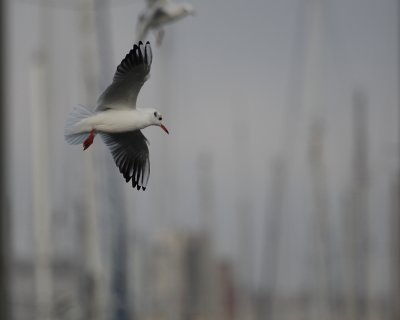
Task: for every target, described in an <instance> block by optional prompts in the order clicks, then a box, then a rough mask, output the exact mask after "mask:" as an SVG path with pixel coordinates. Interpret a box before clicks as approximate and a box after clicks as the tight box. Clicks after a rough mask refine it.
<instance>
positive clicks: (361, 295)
mask: <svg viewBox="0 0 400 320" xmlns="http://www.w3.org/2000/svg"><path fill="white" fill-rule="evenodd" d="M366 104H367V100H366V97H365V94H364V92H362V91H355V92H354V94H353V128H354V129H353V130H354V133H353V135H354V140H353V150H354V152H353V159H352V164H353V166H352V172H353V177H352V180H351V185H350V190H349V199H348V209H347V212H345V219H344V230H345V249H346V268H347V275H346V276H347V278H346V284H347V304H348V305H347V312H348V317H349V318H350V319H366V318H367V317H368V309H367V307H368V301H367V299H368V297H369V294H368V291H369V278H368V273H369V272H368V268H369V243H368V241H369V237H368V230H369V226H368V220H369V217H368V210H367V208H368V204H367V200H368V188H369V187H368V162H367V161H368V140H367V139H368V130H367V118H366V115H367V110H366Z"/></svg>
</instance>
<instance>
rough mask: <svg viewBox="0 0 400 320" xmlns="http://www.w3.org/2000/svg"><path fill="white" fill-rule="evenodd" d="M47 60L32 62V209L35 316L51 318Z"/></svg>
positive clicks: (38, 58) (38, 318)
mask: <svg viewBox="0 0 400 320" xmlns="http://www.w3.org/2000/svg"><path fill="white" fill-rule="evenodd" d="M46 69H47V60H46V58H45V56H44V55H43V54H40V55H38V56H37V57H35V59H34V60H33V62H32V66H31V71H30V89H31V101H32V104H31V126H32V152H33V156H32V162H33V164H32V173H33V212H34V237H35V268H34V269H35V298H36V301H35V306H36V314H35V319H37V320H47V319H51V313H52V310H51V309H52V297H53V289H52V270H51V231H50V230H51V208H50V200H49V193H50V189H49V175H48V173H49V172H48V168H49V152H48V151H49V149H48V147H49V144H48V139H47V137H48V132H47V116H46V112H47V108H46V105H47V99H46V97H47V94H46V82H47V72H46V71H47V70H46Z"/></svg>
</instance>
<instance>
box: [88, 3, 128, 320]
mask: <svg viewBox="0 0 400 320" xmlns="http://www.w3.org/2000/svg"><path fill="white" fill-rule="evenodd" d="M110 5H111V3H110V1H109V0H96V1H95V16H96V19H95V23H96V28H95V31H96V33H97V48H98V53H99V55H98V56H99V66H100V68H99V79H100V81H99V84H100V86H99V88H100V91H102V90H104V89H105V88H106V87H107V86H108V84H109V83H110V81H111V79H112V75H113V71H114V70H113V69H114V66H113V65H112V39H111V27H110ZM130 46H133V43H131V44H130ZM118 55H120V54H118ZM121 56H122V55H121ZM103 159H104V160H105V158H103ZM101 165H102V166H103V167H106V170H103V172H104V173H105V174H107V183H106V184H104V187H105V188H104V189H105V190H103V191H105V192H106V194H107V197H102V199H101V201H104V202H103V203H102V206H103V207H105V208H107V209H108V210H106V212H105V213H106V214H107V215H108V218H109V219H110V220H111V227H112V233H111V234H112V237H111V239H112V243H111V274H110V276H111V279H110V280H111V306H110V307H111V313H112V319H115V320H127V319H131V320H133V319H135V317H136V316H135V310H134V308H135V301H134V303H128V297H127V294H128V279H131V281H130V283H134V281H135V280H133V281H132V277H133V273H129V270H128V269H127V259H128V256H129V257H130V258H129V260H130V262H131V263H132V261H133V254H132V248H134V247H135V246H134V245H130V246H129V247H130V250H129V252H128V250H127V248H128V243H127V241H128V239H129V230H128V228H129V220H128V218H127V210H126V206H125V199H124V193H123V188H122V184H121V177H120V176H119V174H117V173H116V170H115V164H114V161H113V160H111V159H110V161H104V163H102V164H101ZM130 213H131V214H133V212H132V210H130ZM134 232H135V230H134ZM132 239H133V241H134V239H135V237H133V238H132Z"/></svg>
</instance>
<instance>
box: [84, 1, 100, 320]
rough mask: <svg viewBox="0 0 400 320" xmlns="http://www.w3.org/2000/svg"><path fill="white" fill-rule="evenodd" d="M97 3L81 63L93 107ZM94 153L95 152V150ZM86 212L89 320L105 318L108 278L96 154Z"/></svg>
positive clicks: (87, 15)
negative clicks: (102, 241) (97, 186)
mask: <svg viewBox="0 0 400 320" xmlns="http://www.w3.org/2000/svg"><path fill="white" fill-rule="evenodd" d="M93 1H94V0H82V1H81V8H80V34H81V44H80V48H81V61H82V70H83V76H84V94H85V104H86V105H87V106H92V107H94V106H93V105H94V104H95V102H96V96H97V91H98V90H97V88H98V85H97V81H96V79H97V76H98V70H97V67H96V66H98V60H97V58H98V55H97V50H96V45H95V29H94V23H95V22H94V2H93ZM92 151H93V150H92ZM84 157H85V163H84V168H85V189H84V190H85V192H86V194H85V195H83V197H84V199H85V212H84V223H83V237H84V238H83V259H84V266H83V267H84V274H83V277H84V288H83V290H84V292H83V296H84V297H87V298H86V299H87V301H86V303H84V305H85V306H86V310H85V311H86V314H85V319H88V320H92V319H96V320H101V319H104V318H105V304H106V302H105V300H106V297H105V292H106V288H105V274H104V270H103V264H102V260H101V248H100V245H101V241H100V231H99V226H100V224H99V208H98V200H99V199H98V197H97V196H96V190H95V189H96V188H95V187H96V180H95V175H94V171H93V170H94V169H93V152H85V154H84Z"/></svg>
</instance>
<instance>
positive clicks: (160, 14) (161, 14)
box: [136, 0, 195, 45]
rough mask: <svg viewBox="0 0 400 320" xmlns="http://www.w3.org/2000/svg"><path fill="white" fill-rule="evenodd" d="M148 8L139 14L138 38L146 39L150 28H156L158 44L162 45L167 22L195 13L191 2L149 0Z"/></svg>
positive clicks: (138, 39)
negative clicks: (164, 27)
mask: <svg viewBox="0 0 400 320" xmlns="http://www.w3.org/2000/svg"><path fill="white" fill-rule="evenodd" d="M146 2H147V7H146V9H145V10H144V11H143V12H142V13H141V14H140V15H139V19H138V23H137V26H136V40H137V41H140V40H142V41H144V39H145V38H146V36H147V33H148V32H149V30H151V29H153V30H156V32H157V35H156V38H157V45H161V42H162V39H163V37H164V29H163V28H162V27H163V26H164V25H165V24H168V23H171V22H174V21H177V20H179V19H182V18H184V17H186V16H188V15H194V12H195V11H194V9H193V7H192V5H190V4H189V3H175V2H173V1H171V0H147V1H146Z"/></svg>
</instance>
